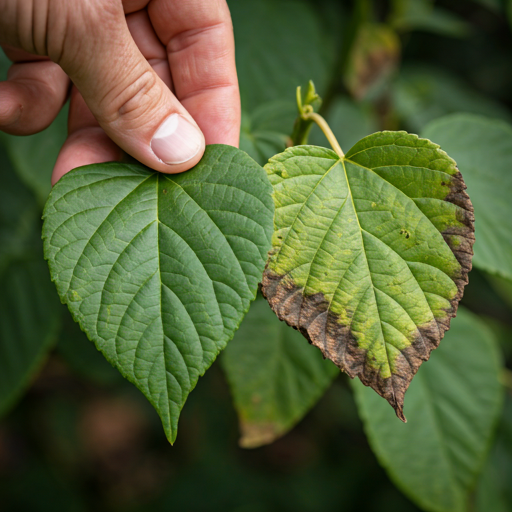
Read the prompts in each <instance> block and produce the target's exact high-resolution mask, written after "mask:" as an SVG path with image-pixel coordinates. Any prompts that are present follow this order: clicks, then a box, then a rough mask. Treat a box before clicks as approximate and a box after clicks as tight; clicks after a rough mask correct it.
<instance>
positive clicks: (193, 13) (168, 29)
mask: <svg viewBox="0 0 512 512" xmlns="http://www.w3.org/2000/svg"><path fill="white" fill-rule="evenodd" d="M148 13H149V16H150V19H151V23H152V24H153V27H154V29H155V32H156V34H157V36H158V38H159V39H160V40H161V41H162V43H163V44H164V46H165V47H166V50H167V55H168V59H169V65H170V68H171V75H172V81H173V84H174V88H175V93H176V96H177V98H178V100H179V101H180V102H181V104H182V105H183V106H184V107H185V108H186V109H187V111H188V112H189V113H190V115H191V116H192V117H193V118H194V119H195V121H196V122H197V124H198V125H199V127H200V128H201V130H202V132H203V134H204V136H205V139H206V143H207V144H229V145H232V146H238V138H239V135H240V115H241V114H240V93H239V90H238V78H237V74H236V66H235V42H234V37H233V26H232V23H231V16H230V13H229V9H228V6H227V4H226V2H225V0H186V1H183V0H151V2H150V3H149V5H148Z"/></svg>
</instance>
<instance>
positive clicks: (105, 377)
mask: <svg viewBox="0 0 512 512" xmlns="http://www.w3.org/2000/svg"><path fill="white" fill-rule="evenodd" d="M63 316H64V318H63V322H62V323H63V325H62V329H61V332H60V335H59V340H58V344H57V353H58V354H59V355H60V356H61V357H62V358H63V359H64V361H65V362H66V363H67V364H68V366H69V367H70V368H71V369H72V370H73V372H75V373H77V374H78V375H81V376H83V377H85V378H86V379H89V380H90V381H92V382H94V383H96V384H99V385H110V384H115V383H116V382H119V381H122V380H123V379H122V377H121V375H120V373H119V372H118V371H117V370H116V369H115V368H114V367H113V366H112V365H111V364H110V363H109V362H108V361H107V360H106V359H105V358H104V357H103V355H102V354H101V352H100V351H99V350H98V349H97V348H96V347H95V346H94V343H92V342H91V341H89V340H88V339H87V336H86V335H85V333H83V332H82V331H81V329H80V327H79V326H78V324H77V323H75V322H74V321H73V318H72V317H71V315H70V314H69V313H67V312H66V314H64V315H63Z"/></svg>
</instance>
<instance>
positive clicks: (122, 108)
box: [100, 70, 162, 128]
mask: <svg viewBox="0 0 512 512" xmlns="http://www.w3.org/2000/svg"><path fill="white" fill-rule="evenodd" d="M157 80H158V78H157V77H156V75H155V73H153V72H152V71H149V70H146V71H143V72H142V73H141V74H140V75H139V76H138V77H137V78H136V79H135V80H132V81H131V82H130V83H129V84H128V85H125V84H121V85H120V86H114V87H112V88H111V89H110V90H109V91H108V92H107V94H106V95H105V96H104V97H103V99H102V101H101V102H100V110H101V112H103V119H102V121H104V122H106V123H108V124H115V123H118V122H129V123H130V124H132V125H133V124H134V123H135V127H137V128H139V127H140V126H142V125H144V124H146V123H147V122H148V115H147V114H149V113H150V112H151V111H152V110H153V109H154V108H156V107H157V105H158V104H159V103H160V101H161V100H162V97H161V96H162V92H161V88H160V87H158V83H157Z"/></svg>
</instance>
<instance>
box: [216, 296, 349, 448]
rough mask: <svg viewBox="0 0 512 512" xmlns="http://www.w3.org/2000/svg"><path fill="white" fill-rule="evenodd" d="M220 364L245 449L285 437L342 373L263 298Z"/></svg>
mask: <svg viewBox="0 0 512 512" xmlns="http://www.w3.org/2000/svg"><path fill="white" fill-rule="evenodd" d="M221 363H222V367H223V369H224V372H225V373H226V377H227V379H228V382H229V385H230V388H231V392H232V394H233V399H234V402H235V407H236V409H237V412H238V418H239V422H240V430H241V439H240V445H241V446H243V447H245V448H255V447H257V446H262V445H264V444H268V443H271V442H272V441H275V440H276V439H277V438H279V437H281V436H282V435H284V434H286V433H287V432H288V431H289V430H290V429H291V428H292V427H293V426H294V425H295V424H296V423H297V422H298V421H300V420H301V419H302V417H303V416H304V415H305V414H306V413H307V412H308V411H309V409H311V407H313V405H315V403H316V402H317V400H318V399H319V398H320V397H321V396H322V395H323V393H324V392H325V390H326V389H327V387H328V386H329V385H330V384H331V382H332V380H333V379H334V378H335V377H336V376H337V375H339V373H340V371H339V370H338V368H336V366H334V364H332V363H331V362H330V361H327V360H324V359H323V357H322V354H321V352H320V351H319V350H318V349H316V348H314V347H312V346H311V345H309V344H308V343H306V342H305V340H304V337H303V336H302V335H301V334H300V333H299V332H297V331H296V330H294V329H291V328H290V327H288V325H286V324H285V323H284V322H280V321H279V320H278V319H277V317H276V316H275V315H274V313H273V312H272V310H271V309H270V308H269V306H268V304H267V301H266V300H265V299H264V298H263V297H258V298H257V299H256V301H255V302H254V303H253V304H252V306H251V309H250V310H249V313H247V315H246V317H245V319H244V321H243V322H242V325H241V326H240V329H239V330H238V331H237V333H236V334H235V337H234V338H233V340H232V341H231V342H230V343H229V344H228V346H227V347H226V350H225V351H224V353H223V354H222V358H221Z"/></svg>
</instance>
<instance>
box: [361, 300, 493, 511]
mask: <svg viewBox="0 0 512 512" xmlns="http://www.w3.org/2000/svg"><path fill="white" fill-rule="evenodd" d="M500 371H501V361H500V354H499V352H498V349H497V344H496V341H495V339H494V337H493V335H492V332H491V331H490V330H489V329H488V328H487V326H486V325H485V324H484V323H483V322H481V321H480V320H479V319H478V317H477V316H476V315H474V314H472V313H470V312H468V311H467V310H465V309H463V308H459V313H458V315H457V318H456V319H454V320H453V321H452V326H451V329H450V331H448V332H447V333H446V336H445V339H444V340H443V342H442V343H441V345H440V346H439V348H438V349H437V350H435V351H434V352H433V353H432V356H431V358H430V361H428V362H426V363H425V364H424V365H423V366H422V367H421V368H420V369H419V371H418V373H417V375H416V377H415V379H414V380H413V382H412V383H411V386H410V388H409V390H408V391H407V394H406V396H405V406H406V407H407V418H408V423H407V424H403V423H400V422H399V421H397V419H396V418H395V417H394V414H393V413H392V411H390V410H389V408H388V407H387V406H386V405H387V404H386V403H383V401H382V400H381V399H380V398H379V397H378V396H377V395H376V394H375V393H373V392H372V391H371V390H370V389H368V388H365V387H364V386H363V385H361V384H360V383H359V382H358V381H353V388H354V391H355V394H356V402H357V404H358V409H359V412H360V415H361V418H362V420H363V422H364V426H365V431H366V433H367V436H368V440H369V442H370V445H371V446H372V449H373V451H374V452H375V454H376V455H377V458H378V459H379V461H380V463H381V464H382V466H384V468H385V469H386V471H387V472H388V474H389V476H390V478H391V479H392V480H393V481H394V482H395V484H396V485H397V486H398V487H399V488H400V489H401V490H402V491H403V492H404V493H405V494H406V495H407V496H409V498H411V499H412V500H413V501H414V502H416V503H417V504H418V505H419V506H420V507H422V508H423V509H424V510H428V511H431V512H465V511H466V510H467V508H466V507H467V499H468V491H469V490H470V489H471V487H472V485H473V484H474V482H475V480H476V477H477V474H478V472H479V470H480V469H481V467H482V465H483V463H484V460H485V456H486V453H487V450H488V447H489V444H490V442H491V438H492V434H493V430H494V426H495V424H496V421H497V419H498V416H499V414H500V410H501V403H502V387H501V385H500V383H499V379H498V377H499V373H500Z"/></svg>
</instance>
